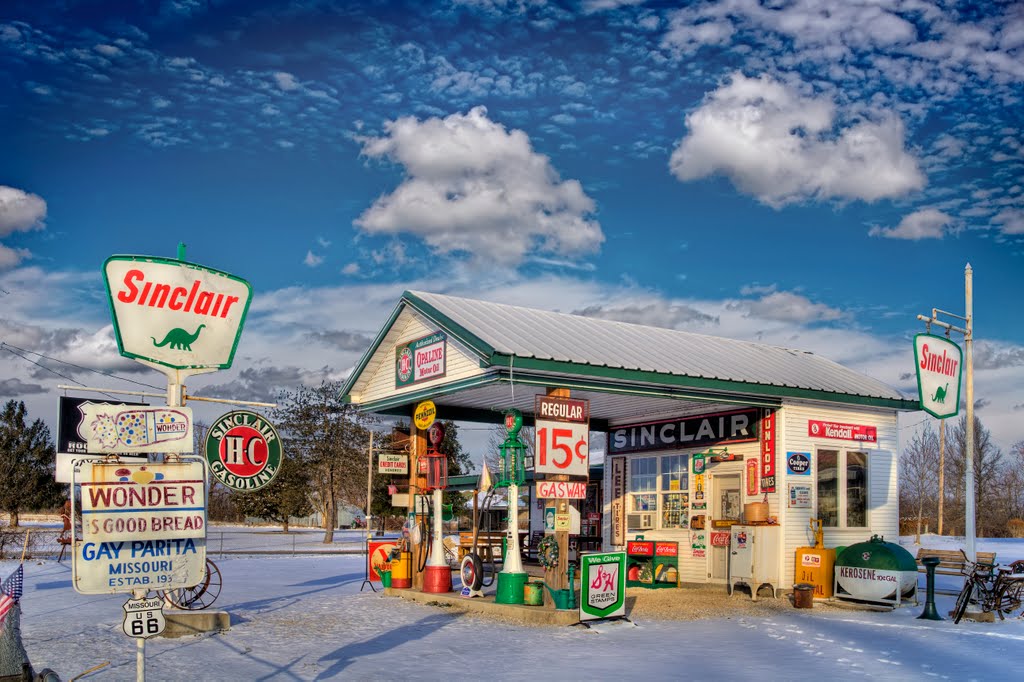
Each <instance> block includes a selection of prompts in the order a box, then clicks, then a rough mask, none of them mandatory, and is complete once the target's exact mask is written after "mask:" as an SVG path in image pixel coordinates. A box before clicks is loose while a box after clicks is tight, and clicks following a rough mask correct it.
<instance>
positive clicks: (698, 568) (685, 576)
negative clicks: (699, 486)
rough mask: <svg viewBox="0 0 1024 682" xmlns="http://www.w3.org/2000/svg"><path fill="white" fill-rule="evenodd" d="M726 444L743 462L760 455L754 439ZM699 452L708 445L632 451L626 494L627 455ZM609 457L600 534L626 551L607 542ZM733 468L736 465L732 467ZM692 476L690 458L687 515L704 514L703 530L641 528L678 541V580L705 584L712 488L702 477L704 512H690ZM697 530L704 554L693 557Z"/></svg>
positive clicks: (654, 537)
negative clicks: (693, 543) (705, 504)
mask: <svg viewBox="0 0 1024 682" xmlns="http://www.w3.org/2000/svg"><path fill="white" fill-rule="evenodd" d="M716 447H720V446H716ZM727 447H728V448H729V452H730V453H732V454H736V455H740V456H741V457H742V458H743V462H744V463H745V462H746V460H747V459H750V458H752V457H759V456H760V451H761V450H760V447H761V446H760V444H759V443H756V442H754V443H739V444H733V445H728V446H727ZM699 452H707V448H695V449H687V450H658V451H654V452H642V453H633V454H631V455H627V456H626V462H627V463H626V481H627V484H626V485H627V495H628V486H629V463H628V462H629V458H630V457H633V456H636V457H652V456H663V455H693V454H695V453H699ZM610 459H611V458H610V457H609V458H608V459H606V460H605V467H604V484H603V486H602V489H603V499H602V507H603V509H602V516H601V534H602V536H603V537H604V539H605V540H608V541H609V542H605V543H604V546H605V547H607V548H609V551H625V549H626V547H625V545H622V546H618V547H613V546H612V545H611V543H610V540H611V533H612V528H611V512H612V479H611V476H612V467H611V465H610V464H609V462H608V460H610ZM718 466H719V465H718V464H710V463H709V464H708V466H707V468H706V470H705V476H707V474H710V473H714V471H715V468H716V467H718ZM741 466H742V465H741ZM733 468H735V466H734V467H733ZM745 472H746V469H745V468H743V473H741V475H740V486H741V489H745V486H746V473H745ZM693 476H694V475H693V465H692V460H691V464H690V475H689V482H690V485H689V493H690V516H691V517H692V516H693V515H694V514H704V515H705V526H704V530H703V531H691V530H648V531H644V533H643V536H644V540H659V541H663V542H678V543H679V579H680V581H682V582H684V583H706V582H708V572H709V571H710V570H711V569H710V566H711V563H710V562H711V531H712V528H711V508H712V502H711V490H710V488H709V483H710V481H709V480H708V478H705V490H704V492H705V496H706V500H707V509H706V510H704V511H698V512H695V511H693V494H694V490H695V489H694V477H693ZM741 496H743V499H744V500H747V499H748V498H746V497H745V496H744V494H743V493H741ZM750 499H754V498H750ZM756 499H758V500H760V499H761V497H760V496H759V497H757V498H756ZM748 501H749V500H748ZM660 511H661V510H660V509H659V510H658V514H659V515H660ZM627 513H628V512H627ZM700 532H703V533H704V539H705V542H704V544H705V550H704V553H705V556H704V557H696V558H695V557H694V556H693V547H692V543H691V540H692V539H693V537H692V536H693V535H694V534H697V533H700ZM635 537H636V533H635V532H634V533H629V532H627V533H626V539H627V540H632V539H633V538H635Z"/></svg>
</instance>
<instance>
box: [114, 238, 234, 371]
mask: <svg viewBox="0 0 1024 682" xmlns="http://www.w3.org/2000/svg"><path fill="white" fill-rule="evenodd" d="M103 274H104V276H105V278H106V284H107V294H108V295H109V296H110V308H111V311H112V313H113V319H114V333H115V334H116V336H117V347H118V350H119V351H120V352H121V355H123V356H125V357H129V358H135V359H138V360H146V361H149V362H153V363H156V364H159V365H164V366H166V367H172V368H176V369H198V368H213V369H226V368H228V367H230V366H231V361H232V359H233V358H234V355H235V349H236V347H237V346H238V339H239V337H240V336H241V331H242V326H243V324H244V323H245V315H246V313H247V312H248V311H249V302H250V300H251V299H252V287H251V286H249V283H248V282H246V281H245V280H243V279H239V278H238V277H235V276H234V275H229V274H227V273H226V272H221V271H219V270H213V269H211V268H207V267H204V266H202V265H196V264H194V263H186V262H184V261H179V260H175V259H170V258H156V257H152V256H111V257H110V258H108V259H107V262H106V263H104V265H103Z"/></svg>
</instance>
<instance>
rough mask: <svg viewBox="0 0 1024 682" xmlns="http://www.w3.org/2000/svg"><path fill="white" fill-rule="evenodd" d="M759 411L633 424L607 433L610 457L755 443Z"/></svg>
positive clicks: (752, 410)
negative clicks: (642, 452)
mask: <svg viewBox="0 0 1024 682" xmlns="http://www.w3.org/2000/svg"><path fill="white" fill-rule="evenodd" d="M758 416H759V415H758V410H757V409H756V408H755V409H750V410H742V411H740V412H726V413H722V414H709V415H703V416H700V417H687V418H685V419H671V420H668V421H661V422H653V423H649V424H633V425H631V426H623V427H620V428H617V429H615V430H614V431H612V432H611V433H609V434H608V452H609V453H611V454H617V453H625V452H640V451H644V450H665V449H669V448H686V447H694V446H704V445H709V444H712V443H741V442H744V441H753V440H757V423H758Z"/></svg>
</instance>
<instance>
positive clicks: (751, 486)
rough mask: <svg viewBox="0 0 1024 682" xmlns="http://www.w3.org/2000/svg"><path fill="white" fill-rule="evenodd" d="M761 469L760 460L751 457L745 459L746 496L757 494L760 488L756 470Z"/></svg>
mask: <svg viewBox="0 0 1024 682" xmlns="http://www.w3.org/2000/svg"><path fill="white" fill-rule="evenodd" d="M760 469H761V462H760V461H758V460H756V459H754V458H753V457H751V458H750V459H748V460H747V497H753V496H755V495H757V494H759V491H760V490H761V486H760V476H758V471H760Z"/></svg>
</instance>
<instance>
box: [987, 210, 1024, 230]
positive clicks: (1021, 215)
mask: <svg viewBox="0 0 1024 682" xmlns="http://www.w3.org/2000/svg"><path fill="white" fill-rule="evenodd" d="M992 222H994V223H995V224H997V225H999V226H1000V231H1001V232H1002V233H1003V234H1024V209H1019V208H1006V209H1003V210H1002V211H1000V212H999V213H997V214H996V215H995V216H994V217H993V218H992Z"/></svg>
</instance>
